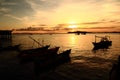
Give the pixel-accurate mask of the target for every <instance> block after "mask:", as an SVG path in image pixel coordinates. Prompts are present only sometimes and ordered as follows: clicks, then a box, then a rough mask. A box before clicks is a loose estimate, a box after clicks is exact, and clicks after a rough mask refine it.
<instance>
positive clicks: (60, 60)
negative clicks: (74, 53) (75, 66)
mask: <svg viewBox="0 0 120 80" xmlns="http://www.w3.org/2000/svg"><path fill="white" fill-rule="evenodd" d="M70 53H71V49H68V50H65V51H63V52H62V53H59V54H58V55H57V58H56V63H55V65H61V64H64V63H66V62H69V61H70Z"/></svg>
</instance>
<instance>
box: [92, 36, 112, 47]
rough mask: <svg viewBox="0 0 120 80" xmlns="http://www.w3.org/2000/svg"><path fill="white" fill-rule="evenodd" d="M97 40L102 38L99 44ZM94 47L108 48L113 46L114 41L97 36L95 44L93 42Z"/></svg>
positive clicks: (107, 37)
mask: <svg viewBox="0 0 120 80" xmlns="http://www.w3.org/2000/svg"><path fill="white" fill-rule="evenodd" d="M97 38H100V39H101V40H100V41H99V42H97V41H96V40H97ZM92 43H93V45H94V48H96V49H97V48H108V47H109V46H111V45H112V41H111V40H110V36H104V37H101V36H95V42H92Z"/></svg>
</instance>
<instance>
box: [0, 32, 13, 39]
mask: <svg viewBox="0 0 120 80" xmlns="http://www.w3.org/2000/svg"><path fill="white" fill-rule="evenodd" d="M0 39H6V40H10V39H12V30H0Z"/></svg>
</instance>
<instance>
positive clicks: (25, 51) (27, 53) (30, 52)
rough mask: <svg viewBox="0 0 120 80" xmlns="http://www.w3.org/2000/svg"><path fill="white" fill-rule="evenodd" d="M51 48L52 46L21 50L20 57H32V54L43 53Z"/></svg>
mask: <svg viewBox="0 0 120 80" xmlns="http://www.w3.org/2000/svg"><path fill="white" fill-rule="evenodd" d="M49 47H50V45H46V46H42V47H38V48H34V49H26V50H19V54H18V57H22V56H25V55H30V54H36V53H39V52H41V51H44V50H47V49H48V48H49Z"/></svg>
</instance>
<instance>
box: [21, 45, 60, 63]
mask: <svg viewBox="0 0 120 80" xmlns="http://www.w3.org/2000/svg"><path fill="white" fill-rule="evenodd" d="M58 50H59V47H55V48H51V49H46V50H41V51H39V52H35V53H33V54H24V55H22V56H21V57H20V63H28V62H31V61H37V62H39V61H40V63H41V62H42V61H45V60H48V59H49V58H55V57H56V55H57V52H58Z"/></svg>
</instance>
